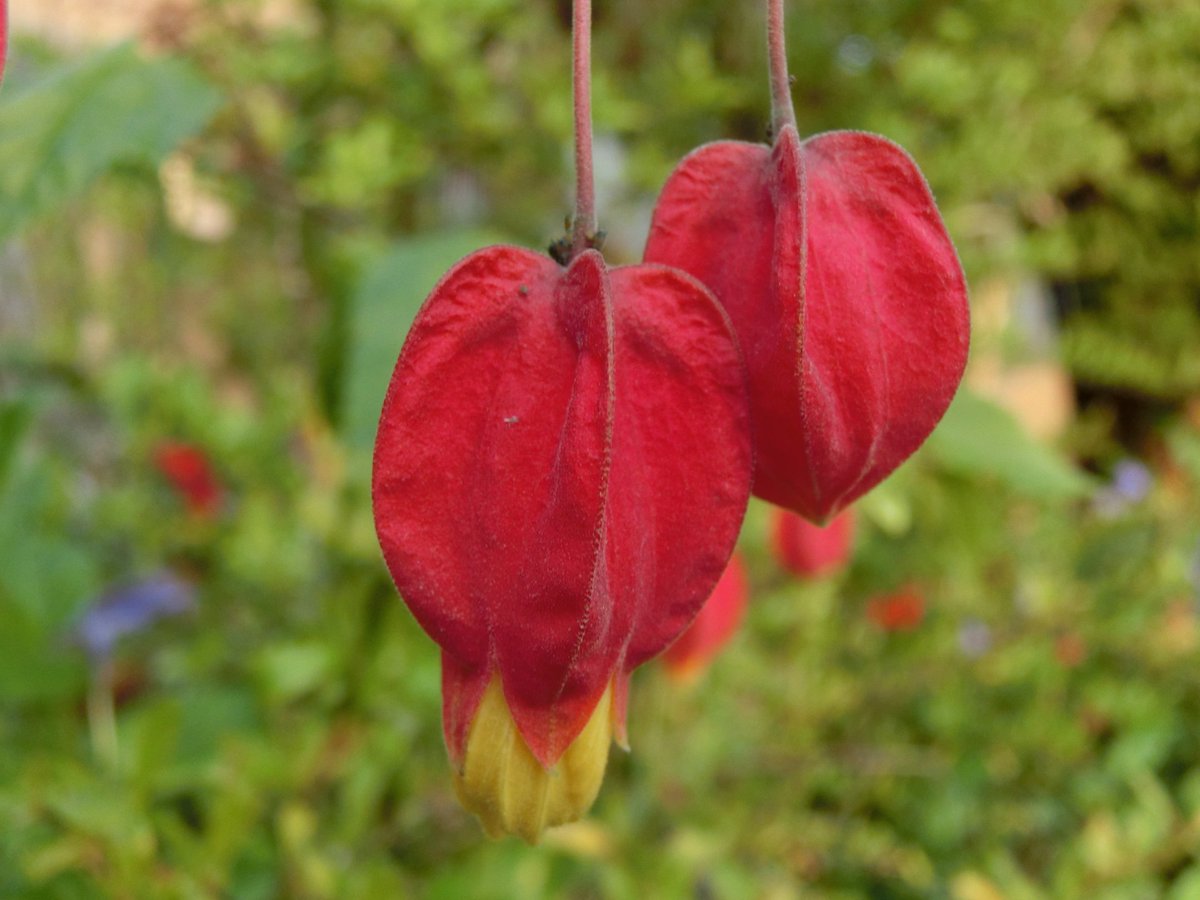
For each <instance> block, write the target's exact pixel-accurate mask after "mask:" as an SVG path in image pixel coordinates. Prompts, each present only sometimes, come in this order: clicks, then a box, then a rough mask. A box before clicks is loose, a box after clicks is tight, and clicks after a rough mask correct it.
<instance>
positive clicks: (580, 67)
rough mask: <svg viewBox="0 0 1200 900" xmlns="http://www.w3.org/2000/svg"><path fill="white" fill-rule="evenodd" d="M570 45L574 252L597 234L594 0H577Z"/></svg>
mask: <svg viewBox="0 0 1200 900" xmlns="http://www.w3.org/2000/svg"><path fill="white" fill-rule="evenodd" d="M572 10H573V13H574V19H573V22H572V28H571V48H572V58H573V60H574V69H573V71H572V79H571V83H572V90H573V94H574V101H575V230H574V233H573V235H572V241H571V255H572V256H575V255H577V254H579V253H582V252H583V251H584V250H586V249H587V248H588V247H590V246H591V245H592V238H593V237H594V236H595V234H596V184H595V178H594V176H593V174H592V0H574V2H573V4H572Z"/></svg>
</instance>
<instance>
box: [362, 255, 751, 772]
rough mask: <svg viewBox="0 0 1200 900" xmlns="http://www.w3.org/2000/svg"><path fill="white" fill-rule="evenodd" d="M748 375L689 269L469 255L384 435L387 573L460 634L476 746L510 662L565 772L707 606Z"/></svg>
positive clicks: (547, 756)
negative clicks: (599, 710)
mask: <svg viewBox="0 0 1200 900" xmlns="http://www.w3.org/2000/svg"><path fill="white" fill-rule="evenodd" d="M751 467H752V460H751V452H750V438H749V422H748V407H747V397H746V383H745V370H744V366H743V364H742V361H741V357H740V353H739V351H738V348H737V343H736V339H735V337H734V335H733V332H732V329H731V327H730V325H729V322H728V319H727V318H726V316H725V313H724V312H723V310H722V309H721V307H720V305H719V304H718V303H716V301H715V300H714V299H713V297H712V295H711V294H710V293H709V292H708V291H707V290H706V289H705V288H704V287H703V286H702V285H700V284H699V283H698V282H696V281H695V280H694V279H692V278H690V277H689V276H687V275H685V274H683V273H681V272H678V271H675V270H672V269H668V268H666V267H662V266H653V265H639V266H627V267H621V268H615V269H611V270H610V269H608V268H607V267H606V266H605V263H604V261H603V259H602V258H601V257H600V255H599V253H597V252H596V251H594V250H587V251H584V252H582V253H580V254H579V255H578V256H576V257H575V259H574V260H573V261H572V262H571V264H570V265H569V266H568V267H567V268H563V267H561V266H559V265H558V264H557V263H555V262H553V261H552V260H550V259H548V258H546V257H543V256H541V255H538V254H535V253H532V252H530V251H528V250H523V249H520V248H516V247H507V246H498V247H489V248H487V249H484V250H480V251H479V252H477V253H474V254H472V255H470V256H468V257H467V258H465V259H464V260H462V261H461V262H460V263H458V264H457V265H456V266H455V267H454V268H453V269H452V270H451V271H450V272H449V273H448V274H447V275H446V276H445V277H444V278H443V279H442V281H441V282H440V283H439V284H438V286H437V287H436V288H435V289H434V291H433V293H432V294H431V295H430V297H429V298H428V300H426V302H425V305H424V307H423V308H422V310H421V312H420V314H419V315H418V317H417V319H416V322H415V323H414V325H413V328H412V331H411V333H410V334H409V336H408V339H407V341H406V343H405V345H404V349H403V351H402V352H401V354H400V359H399V361H398V362H397V364H396V368H395V371H394V373H393V376H392V381H391V385H390V387H389V389H388V393H387V397H386V400H385V402H384V407H383V413H382V416H381V419H380V425H379V433H378V437H377V442H376V447H375V462H374V473H373V501H374V510H375V523H376V529H377V532H378V535H379V540H380V544H381V546H382V547H383V552H384V557H385V559H386V561H387V565H388V568H389V570H390V571H391V574H392V577H393V579H394V580H395V582H396V585H397V586H398V588H399V589H400V593H401V594H402V596H403V597H404V599H405V601H406V602H407V603H408V606H409V608H410V609H411V610H412V612H413V614H414V615H415V616H416V618H417V620H418V622H420V624H421V626H422V627H423V628H424V629H425V630H426V631H427V632H428V633H429V634H430V636H431V637H432V638H433V639H434V640H435V641H436V642H437V643H438V644H439V645H440V646H441V648H442V664H443V696H444V727H445V732H446V741H447V746H448V748H449V751H450V755H451V757H452V759H454V760H455V761H456V762H459V761H461V760H462V759H463V755H464V752H465V748H466V742H467V738H468V733H469V731H470V728H471V723H472V720H473V717H474V716H475V713H476V710H477V708H478V707H479V704H480V700H481V698H482V697H483V694H484V691H485V689H486V688H487V687H488V684H489V682H490V681H491V679H492V678H493V676H495V677H498V678H499V681H500V686H501V687H502V689H503V695H504V700H505V701H506V702H507V705H508V708H509V709H510V710H511V715H512V719H513V721H514V722H515V724H516V727H517V730H518V731H519V733H520V735H521V737H522V738H523V739H524V742H525V744H526V745H527V746H528V748H529V750H530V752H531V753H532V754H533V756H534V757H535V758H536V760H537V761H538V762H539V763H540V764H541V765H542V766H545V767H547V768H549V767H550V766H553V765H554V764H555V763H556V762H557V761H558V759H559V758H560V757H561V756H562V754H563V752H564V751H565V750H566V749H567V747H568V746H569V745H570V744H571V742H572V741H573V740H574V739H575V738H576V737H577V736H578V735H579V734H580V732H581V731H582V730H583V728H584V726H585V725H586V724H587V722H588V719H589V716H591V714H592V713H593V710H594V709H596V707H597V704H598V703H599V701H600V700H601V698H602V696H604V694H605V691H606V689H608V688H609V687H610V686H612V685H615V687H614V692H613V704H614V713H613V718H614V720H615V723H616V726H617V731H618V734H619V733H620V726H621V722H622V719H623V700H624V697H623V689H624V686H625V684H626V679H627V675H628V673H629V672H630V671H631V670H632V669H633V668H634V667H636V666H637V665H639V664H641V663H642V662H645V661H646V660H647V659H649V658H651V657H652V656H655V655H657V654H658V653H660V652H661V651H662V650H663V649H664V648H665V647H666V646H667V645H668V644H670V642H671V641H672V640H673V639H674V638H675V637H676V636H677V635H678V634H679V633H680V632H681V631H682V630H683V629H684V628H685V627H686V625H687V624H688V622H689V621H691V619H692V618H693V616H694V615H695V614H696V612H697V610H698V609H699V608H700V606H701V605H702V604H703V603H704V600H705V599H706V598H707V597H708V595H709V593H710V592H711V590H712V588H713V585H714V584H716V582H717V580H718V578H719V577H720V576H721V573H722V571H723V569H724V567H725V564H726V561H727V559H728V558H729V555H730V553H731V551H732V549H733V544H734V541H735V539H736V537H737V533H738V530H739V528H740V525H741V521H742V517H743V515H744V512H745V508H746V502H747V499H748V496H749V491H750V480H751Z"/></svg>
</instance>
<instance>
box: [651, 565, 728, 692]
mask: <svg viewBox="0 0 1200 900" xmlns="http://www.w3.org/2000/svg"><path fill="white" fill-rule="evenodd" d="M749 598H750V581H749V579H748V578H747V577H746V567H745V565H744V564H743V563H742V559H741V557H740V556H738V554H736V553H735V554H734V555H733V556H732V557H730V559H729V565H728V566H726V567H725V573H724V574H723V575H722V576H721V580H720V581H718V582H717V586H716V587H715V588H713V592H712V596H710V597H709V598H708V600H707V601H705V603H704V606H703V608H702V609H701V610H700V614H699V615H697V616H696V618H695V620H694V621H693V622H692V624H691V625H689V626H688V629H687V631H685V632H684V633H683V634H682V635H680V636H679V640H677V641H676V642H675V643H673V644H672V645H671V646H670V647H669V648H667V652H666V653H664V654H663V664H664V665H665V666H666V667H667V672H668V673H669V674H670V675H671V676H673V677H674V678H677V679H679V680H681V681H690V680H692V679H694V678H697V677H698V676H699V675H700V673H701V672H703V671H704V670H705V669H706V668H708V665H709V663H711V662H712V660H713V658H714V657H715V656H716V655H717V654H718V653H719V652H720V651H721V649H722V648H723V647H724V646H725V645H726V644H727V643H729V641H730V639H731V638H732V637H733V636H734V634H735V633H736V632H737V629H738V626H739V625H740V624H741V622H742V616H743V615H744V614H745V612H746V601H747V600H748V599H749Z"/></svg>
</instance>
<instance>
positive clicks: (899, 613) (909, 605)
mask: <svg viewBox="0 0 1200 900" xmlns="http://www.w3.org/2000/svg"><path fill="white" fill-rule="evenodd" d="M867 618H868V619H870V620H871V621H872V622H873V623H874V624H875V625H876V626H877V627H879V628H882V629H883V630H884V631H912V630H913V629H914V628H916V627H917V626H918V625H920V624H921V620H922V619H924V618H925V597H924V595H922V593H921V591H920V590H919V589H917V588H915V587H906V588H903V589H901V590H899V591H896V592H895V593H891V594H884V595H883V596H881V597H875V598H874V599H872V600H870V601H869V602H868V603H867Z"/></svg>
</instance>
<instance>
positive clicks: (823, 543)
mask: <svg viewBox="0 0 1200 900" xmlns="http://www.w3.org/2000/svg"><path fill="white" fill-rule="evenodd" d="M854 521H855V520H854V511H853V510H852V509H844V510H842V511H841V512H840V513H838V514H837V515H836V516H835V517H834V518H833V519H832V520H830V522H829V524H828V525H814V524H813V523H812V522H809V521H808V520H807V519H803V518H801V517H800V516H798V515H796V514H795V513H793V512H789V511H788V510H786V509H775V510H773V522H772V529H771V545H772V549H773V550H774V551H775V558H776V559H777V560H778V561H779V564H780V565H781V566H783V567H784V568H785V569H787V570H788V571H789V572H791V573H792V574H793V575H795V576H797V577H798V578H820V577H822V576H825V575H832V574H834V573H835V572H838V571H840V570H841V569H843V568H845V566H846V563H848V562H849V561H850V553H851V550H852V549H853V546H854Z"/></svg>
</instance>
